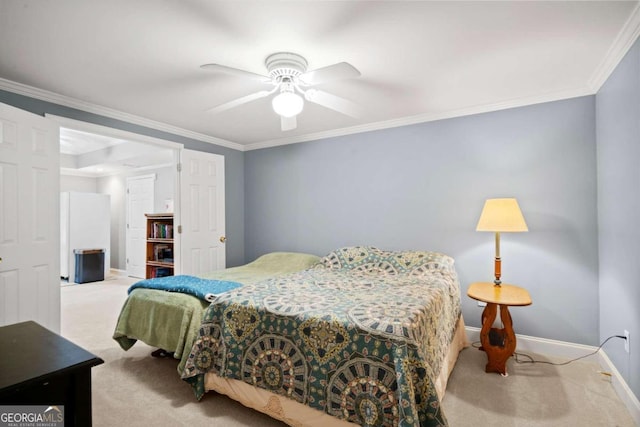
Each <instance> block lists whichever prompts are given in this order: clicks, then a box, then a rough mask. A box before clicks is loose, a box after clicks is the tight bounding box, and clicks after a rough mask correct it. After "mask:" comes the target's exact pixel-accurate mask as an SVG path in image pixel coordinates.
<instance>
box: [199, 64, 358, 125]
mask: <svg viewBox="0 0 640 427" xmlns="http://www.w3.org/2000/svg"><path fill="white" fill-rule="evenodd" d="M264 64H265V66H266V67H267V71H268V72H269V75H268V76H263V75H260V74H256V73H252V72H250V71H245V70H240V69H238V68H232V67H228V66H226V65H221V64H204V65H201V66H200V68H202V69H205V70H211V71H217V72H222V73H227V74H232V75H235V76H241V77H247V78H250V79H253V80H258V81H260V82H263V83H265V84H270V85H272V86H273V88H271V89H269V90H261V91H259V92H255V93H252V94H249V95H246V96H243V97H241V98H237V99H234V100H232V101H229V102H225V103H224V104H220V105H218V106H216V107H213V108H211V109H209V110H207V111H208V112H210V113H214V114H215V113H220V112H222V111H226V110H229V109H231V108H235V107H238V106H240V105H242V104H246V103H248V102H251V101H255V100H257V99H261V98H265V97H267V96H270V95H272V94H274V93H276V92H278V94H277V95H276V96H274V97H273V99H272V101H271V105H272V106H273V110H274V111H275V112H276V113H277V114H278V115H279V116H280V126H281V129H282V130H283V131H287V130H292V129H295V128H296V126H297V120H296V116H297V115H298V114H300V112H302V109H303V108H304V100H307V101H309V102H313V103H314V104H318V105H322V106H323V107H326V108H330V109H332V110H335V111H338V112H340V113H342V114H345V115H347V116H351V117H356V118H357V117H359V116H360V115H361V114H362V110H361V108H360V107H359V106H358V105H357V104H355V103H354V102H352V101H349V100H347V99H344V98H341V97H339V96H336V95H332V94H330V93H328V92H325V91H322V90H318V89H314V88H312V86H315V85H318V84H321V83H327V82H330V81H334V80H342V79H350V78H355V77H358V76H360V71H358V70H357V69H356V68H355V67H354V66H353V65H351V64H349V63H347V62H339V63H337V64H333V65H329V66H326V67H323V68H318V69H316V70H310V71H307V61H306V59H304V58H303V57H302V56H300V55H297V54H295V53H290V52H278V53H274V54H272V55H269V56H268V57H267V59H266V60H265V62H264ZM303 97H304V99H303Z"/></svg>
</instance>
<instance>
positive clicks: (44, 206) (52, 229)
mask: <svg viewBox="0 0 640 427" xmlns="http://www.w3.org/2000/svg"><path fill="white" fill-rule="evenodd" d="M59 144H60V142H59V128H58V125H57V124H55V123H53V122H52V121H50V120H47V119H45V118H43V117H40V116H37V115H35V114H31V113H28V112H26V111H23V110H20V109H17V108H14V107H10V106H8V105H4V104H0V258H1V259H2V261H1V262H0V325H7V324H11V323H16V322H22V321H26V320H34V321H36V322H38V323H40V324H41V325H42V326H44V327H46V328H48V329H50V330H52V331H54V332H57V333H59V332H60V150H59Z"/></svg>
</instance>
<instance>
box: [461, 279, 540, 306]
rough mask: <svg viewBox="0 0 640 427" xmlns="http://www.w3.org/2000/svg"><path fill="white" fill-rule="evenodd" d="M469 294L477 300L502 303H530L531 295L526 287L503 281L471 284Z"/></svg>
mask: <svg viewBox="0 0 640 427" xmlns="http://www.w3.org/2000/svg"><path fill="white" fill-rule="evenodd" d="M467 295H468V296H469V297H471V298H473V299H475V300H478V301H484V302H487V303H492V304H500V305H530V304H531V295H529V292H527V290H526V289H524V288H521V287H519V286H515V285H509V284H507V283H503V284H502V285H500V286H498V285H495V284H494V283H493V282H475V283H472V284H471V285H470V286H469V289H468V290H467Z"/></svg>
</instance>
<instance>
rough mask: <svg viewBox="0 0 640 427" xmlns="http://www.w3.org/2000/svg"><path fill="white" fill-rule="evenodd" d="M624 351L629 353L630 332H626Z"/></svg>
mask: <svg viewBox="0 0 640 427" xmlns="http://www.w3.org/2000/svg"><path fill="white" fill-rule="evenodd" d="M624 337H625V340H624V351H626V352H627V353H629V331H624Z"/></svg>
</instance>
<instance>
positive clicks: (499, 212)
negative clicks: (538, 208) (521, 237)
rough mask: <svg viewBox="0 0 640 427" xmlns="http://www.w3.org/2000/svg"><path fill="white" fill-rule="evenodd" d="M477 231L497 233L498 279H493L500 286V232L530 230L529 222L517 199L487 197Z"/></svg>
mask: <svg viewBox="0 0 640 427" xmlns="http://www.w3.org/2000/svg"><path fill="white" fill-rule="evenodd" d="M476 231H492V232H494V233H496V260H495V264H494V268H495V276H496V279H495V280H494V281H493V283H495V285H496V286H500V284H501V283H502V282H501V281H500V276H501V275H502V273H501V260H500V233H505V232H506V233H512V232H520V231H529V229H528V228H527V223H526V222H524V217H523V216H522V212H521V211H520V206H518V201H517V200H516V199H487V200H486V201H485V202H484V208H483V209H482V213H481V214H480V219H479V220H478V225H477V226H476Z"/></svg>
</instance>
